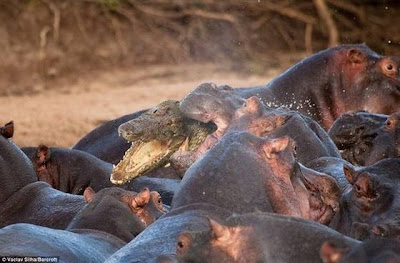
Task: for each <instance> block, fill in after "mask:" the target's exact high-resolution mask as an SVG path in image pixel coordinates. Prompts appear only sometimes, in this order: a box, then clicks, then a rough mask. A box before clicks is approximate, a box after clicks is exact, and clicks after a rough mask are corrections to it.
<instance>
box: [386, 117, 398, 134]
mask: <svg viewBox="0 0 400 263" xmlns="http://www.w3.org/2000/svg"><path fill="white" fill-rule="evenodd" d="M398 121H399V114H398V113H393V114H391V115H390V116H389V118H388V119H387V120H386V122H385V129H386V130H387V131H395V129H396V126H397V124H398Z"/></svg>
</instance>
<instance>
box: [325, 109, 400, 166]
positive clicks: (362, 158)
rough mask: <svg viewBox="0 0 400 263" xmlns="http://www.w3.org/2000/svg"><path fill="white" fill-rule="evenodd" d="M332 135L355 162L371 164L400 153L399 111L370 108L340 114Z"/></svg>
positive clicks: (334, 124)
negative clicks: (368, 109) (373, 110)
mask: <svg viewBox="0 0 400 263" xmlns="http://www.w3.org/2000/svg"><path fill="white" fill-rule="evenodd" d="M329 136H330V137H331V138H332V140H333V141H334V142H335V144H336V145H337V147H338V148H339V150H340V152H341V155H342V157H343V158H344V159H346V160H347V161H349V162H351V163H353V164H355V165H362V166H367V165H372V164H374V163H376V162H378V161H379V160H382V159H385V158H398V157H400V113H398V112H396V113H393V114H391V115H384V114H372V113H368V112H363V111H362V112H355V113H347V114H343V115H342V116H340V117H339V118H338V119H337V120H336V121H335V122H334V123H333V125H332V127H331V129H330V130H329Z"/></svg>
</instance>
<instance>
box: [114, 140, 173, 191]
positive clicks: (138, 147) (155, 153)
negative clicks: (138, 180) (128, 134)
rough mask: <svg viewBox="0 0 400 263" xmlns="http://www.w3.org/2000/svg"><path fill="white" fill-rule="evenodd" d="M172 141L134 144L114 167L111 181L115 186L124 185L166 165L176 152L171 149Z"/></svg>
mask: <svg viewBox="0 0 400 263" xmlns="http://www.w3.org/2000/svg"><path fill="white" fill-rule="evenodd" d="M171 143H172V140H168V141H158V140H153V141H150V142H146V143H144V142H134V143H132V145H131V147H130V148H129V149H128V150H127V151H126V152H125V155H124V157H123V158H122V160H121V161H120V162H119V163H118V164H117V166H115V167H113V171H112V173H111V178H110V181H111V182H112V183H113V184H124V183H126V182H128V181H130V180H132V179H133V178H135V177H138V176H140V175H142V174H144V173H146V172H149V171H151V170H153V169H154V168H158V167H160V166H162V165H164V164H165V163H166V162H167V161H168V159H169V156H170V155H171V154H172V153H174V152H175V150H173V149H171V148H170V147H171Z"/></svg>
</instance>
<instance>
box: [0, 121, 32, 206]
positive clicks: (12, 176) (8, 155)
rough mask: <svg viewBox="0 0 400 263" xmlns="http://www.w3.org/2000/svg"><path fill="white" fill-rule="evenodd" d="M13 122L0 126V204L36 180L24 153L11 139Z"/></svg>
mask: <svg viewBox="0 0 400 263" xmlns="http://www.w3.org/2000/svg"><path fill="white" fill-rule="evenodd" d="M13 134H14V124H13V123H12V122H10V123H7V124H6V125H5V126H2V127H0V149H1V150H0V185H1V191H0V206H1V205H2V204H3V203H4V202H5V201H6V200H7V199H8V198H10V196H12V195H13V194H14V193H15V192H17V191H18V190H19V189H21V188H23V187H24V186H26V185H28V184H30V183H33V182H35V181H37V179H36V175H35V171H34V170H33V167H32V164H31V162H30V161H29V159H28V158H27V157H26V155H25V154H24V153H23V152H22V151H21V150H20V149H19V148H18V146H17V145H16V144H15V143H14V142H13V141H12V136H13Z"/></svg>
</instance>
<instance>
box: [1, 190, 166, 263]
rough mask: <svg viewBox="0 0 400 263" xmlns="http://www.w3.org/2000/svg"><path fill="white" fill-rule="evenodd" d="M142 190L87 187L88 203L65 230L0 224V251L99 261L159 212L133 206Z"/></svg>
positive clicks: (150, 221) (135, 233)
mask: <svg viewBox="0 0 400 263" xmlns="http://www.w3.org/2000/svg"><path fill="white" fill-rule="evenodd" d="M146 191H147V192H146ZM146 191H145V192H143V193H142V192H141V193H139V194H137V193H133V192H128V191H125V190H123V189H120V188H108V189H104V190H102V191H100V192H99V193H97V194H95V193H94V191H93V190H91V189H90V188H87V189H86V190H85V193H84V197H85V200H86V202H88V204H87V205H86V206H84V207H83V208H82V209H81V210H80V211H79V212H78V214H77V215H76V216H75V217H74V219H73V220H72V222H71V223H70V224H69V225H68V227H67V230H55V229H50V228H46V227H41V226H36V225H30V224H14V225H11V226H7V227H4V228H2V229H1V230H0V254H1V255H3V256H7V255H10V256H11V255H18V256H58V257H59V260H60V262H103V261H104V260H105V259H106V258H107V257H108V256H110V255H111V254H113V253H114V252H115V251H117V250H118V249H119V248H121V247H122V246H123V245H125V244H126V243H127V242H129V241H130V240H132V239H133V238H134V237H135V236H136V235H138V234H139V233H140V232H141V231H143V230H144V229H145V227H146V225H149V224H151V223H153V222H154V221H155V219H157V218H158V217H159V216H160V215H162V214H163V212H162V211H161V210H158V212H155V210H153V209H148V208H145V210H147V211H148V212H149V213H150V214H151V216H149V215H148V214H145V213H142V212H141V210H138V209H133V208H134V207H137V204H140V203H141V202H143V201H146V200H144V199H146V197H149V195H150V192H148V190H146ZM145 196H146V197H145ZM151 203H152V204H153V202H151ZM153 205H154V204H153ZM159 209H162V207H159Z"/></svg>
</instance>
